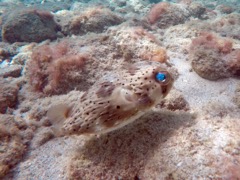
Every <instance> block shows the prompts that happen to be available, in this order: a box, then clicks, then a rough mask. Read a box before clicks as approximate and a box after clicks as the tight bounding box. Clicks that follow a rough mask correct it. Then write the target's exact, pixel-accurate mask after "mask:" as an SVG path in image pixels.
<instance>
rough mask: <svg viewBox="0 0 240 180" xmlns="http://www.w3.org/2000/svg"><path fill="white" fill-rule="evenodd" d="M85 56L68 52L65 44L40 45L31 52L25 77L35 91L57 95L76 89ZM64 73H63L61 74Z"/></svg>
mask: <svg viewBox="0 0 240 180" xmlns="http://www.w3.org/2000/svg"><path fill="white" fill-rule="evenodd" d="M86 60H87V56H86V55H84V54H74V53H72V52H70V48H69V45H68V44H67V42H65V41H62V42H59V43H57V44H52V45H42V46H39V47H37V48H35V49H34V50H33V53H32V57H31V60H30V61H29V62H28V63H27V68H26V75H27V77H28V81H29V84H30V85H31V86H32V87H33V89H34V90H35V91H39V92H43V93H45V94H59V93H65V92H68V91H70V90H72V89H74V88H76V86H75V85H76V84H79V82H80V81H82V80H83V79H82V78H81V71H83V67H84V64H85V61H86ZM63 72H64V73H63Z"/></svg>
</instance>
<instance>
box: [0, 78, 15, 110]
mask: <svg viewBox="0 0 240 180" xmlns="http://www.w3.org/2000/svg"><path fill="white" fill-rule="evenodd" d="M18 90H19V87H18V86H17V85H12V84H9V82H7V81H6V80H4V79H0V113H3V114H4V113H6V111H7V109H8V108H14V107H15V106H16V105H17V96H18Z"/></svg>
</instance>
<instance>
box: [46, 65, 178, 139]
mask: <svg viewBox="0 0 240 180" xmlns="http://www.w3.org/2000/svg"><path fill="white" fill-rule="evenodd" d="M173 82H174V79H173V75H172V74H171V73H170V72H169V71H168V67H167V66H166V65H165V64H161V63H158V62H139V63H135V64H132V65H130V66H128V67H127V68H123V69H122V70H118V71H114V72H110V73H108V74H106V75H105V76H103V77H102V78H99V80H98V81H96V82H95V84H93V85H92V86H91V87H90V88H89V90H87V91H86V92H84V93H83V94H82V95H81V96H80V97H76V100H74V102H72V103H71V105H69V104H67V103H60V104H57V105H54V106H52V107H50V109H49V110H48V112H47V116H48V118H49V120H50V122H51V124H52V126H53V129H55V132H57V134H61V135H74V134H75V135H81V134H95V135H99V134H104V133H108V132H111V131H114V130H117V129H119V128H122V127H124V126H126V125H127V124H129V123H131V122H133V121H135V120H136V119H138V118H139V117H141V116H142V115H144V114H145V113H147V112H148V111H150V110H151V109H152V108H153V107H154V106H156V105H157V104H158V103H159V102H160V101H161V100H162V99H163V98H164V97H166V96H167V94H168V93H169V91H170V90H171V88H172V85H173Z"/></svg>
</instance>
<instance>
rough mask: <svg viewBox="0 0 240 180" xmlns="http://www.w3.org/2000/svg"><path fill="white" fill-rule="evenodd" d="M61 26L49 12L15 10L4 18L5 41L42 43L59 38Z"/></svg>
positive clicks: (3, 34) (3, 33) (3, 32)
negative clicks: (58, 33)
mask: <svg viewBox="0 0 240 180" xmlns="http://www.w3.org/2000/svg"><path fill="white" fill-rule="evenodd" d="M58 30H59V26H58V25H57V23H56V22H55V21H54V19H53V15H52V14H51V13H50V12H48V11H43V10H37V9H20V10H14V11H12V12H10V13H7V14H5V15H4V16H3V25H2V38H3V41H6V42H9V43H14V42H41V41H43V40H46V39H50V40H54V39H56V38H57V32H58Z"/></svg>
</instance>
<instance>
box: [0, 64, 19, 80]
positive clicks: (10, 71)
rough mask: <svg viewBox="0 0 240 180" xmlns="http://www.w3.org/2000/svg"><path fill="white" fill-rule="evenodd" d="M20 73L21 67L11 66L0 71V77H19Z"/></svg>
mask: <svg viewBox="0 0 240 180" xmlns="http://www.w3.org/2000/svg"><path fill="white" fill-rule="evenodd" d="M21 72H22V66H21V65H11V66H8V67H6V68H4V69H1V70H0V77H3V78H6V77H19V76H20V75H21Z"/></svg>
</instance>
